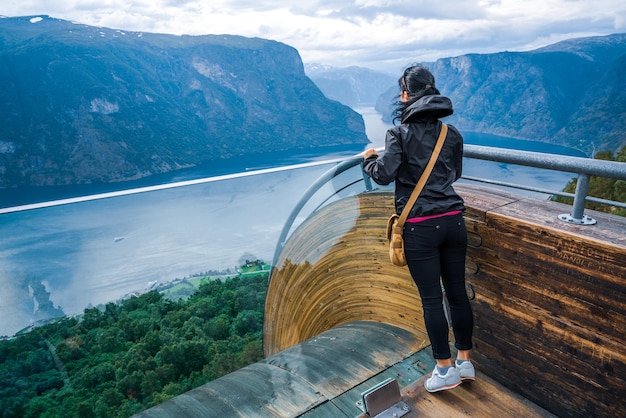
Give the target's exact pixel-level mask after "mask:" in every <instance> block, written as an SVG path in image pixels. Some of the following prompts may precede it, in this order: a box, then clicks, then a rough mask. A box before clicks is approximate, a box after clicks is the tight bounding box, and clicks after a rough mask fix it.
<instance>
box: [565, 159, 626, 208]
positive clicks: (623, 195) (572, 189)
mask: <svg viewBox="0 0 626 418" xmlns="http://www.w3.org/2000/svg"><path fill="white" fill-rule="evenodd" d="M594 158H595V159H597V160H605V161H619V162H622V163H626V147H622V148H621V149H620V150H619V151H618V152H617V153H616V154H613V152H611V151H601V152H598V153H597V154H596V155H595V157H594ZM576 184H577V181H576V179H574V180H572V181H570V182H569V184H568V185H567V186H566V187H565V189H564V190H563V191H564V192H567V193H576ZM588 195H589V196H593V197H597V198H601V199H608V200H613V201H615V202H622V203H626V181H624V180H615V179H609V178H604V177H593V176H592V177H590V178H589V191H588ZM554 200H555V201H557V202H561V203H567V204H569V205H571V204H572V203H573V199H570V198H567V197H556V198H554ZM585 207H586V208H587V209H591V210H597V211H599V212H606V213H611V214H613V215H618V216H626V209H622V208H619V207H616V206H608V205H603V204H599V203H595V202H587V203H585Z"/></svg>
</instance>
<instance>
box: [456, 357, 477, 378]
mask: <svg viewBox="0 0 626 418" xmlns="http://www.w3.org/2000/svg"><path fill="white" fill-rule="evenodd" d="M454 365H455V366H456V369H457V370H458V371H459V376H461V380H462V381H468V380H476V370H474V365H473V364H472V362H471V361H470V360H468V361H463V362H459V360H457V361H455V362H454Z"/></svg>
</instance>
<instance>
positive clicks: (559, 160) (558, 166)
mask: <svg viewBox="0 0 626 418" xmlns="http://www.w3.org/2000/svg"><path fill="white" fill-rule="evenodd" d="M377 151H379V152H382V151H384V149H383V148H379V149H377ZM464 157H466V158H473V159H478V160H486V161H494V162H500V163H508V164H517V165H522V166H527V167H535V168H542V169H548V170H556V171H562V172H570V173H573V174H577V175H578V181H577V186H576V193H575V194H572V193H566V192H563V191H560V190H546V189H541V188H536V187H527V186H523V185H520V184H515V183H506V182H501V181H497V180H492V179H486V178H480V177H471V176H463V177H462V178H463V179H465V180H469V181H475V182H482V183H488V184H493V185H498V186H503V187H509V188H513V189H520V190H528V191H534V192H539V193H545V194H551V195H555V196H562V197H568V198H573V199H574V204H573V209H572V213H571V214H568V215H560V216H559V219H561V220H563V221H566V222H571V223H578V224H589V222H588V219H591V218H589V217H587V216H586V215H584V213H583V212H584V206H585V202H586V201H588V202H595V203H600V204H606V205H613V206H616V207H620V208H626V203H623V202H616V201H612V200H606V199H600V198H596V197H592V196H588V195H587V193H588V191H589V178H590V177H591V176H598V177H606V178H612V179H616V180H626V163H621V162H615V161H605V160H595V159H590V158H581V157H571V156H565V155H558V154H547V153H540V152H531V151H519V150H511V149H504V148H495V147H486V146H480V145H465V147H464ZM361 162H362V158H361V157H360V156H352V157H341V158H334V159H330V160H322V161H315V162H309V163H302V164H294V165H288V166H281V167H274V168H267V169H261V170H251V171H246V172H242V173H235V174H226V175H221V176H214V177H206V178H200V179H195V180H187V181H180V182H174V183H167V184H159V185H155V186H148V187H141V188H136V189H128V190H120V191H115V192H108V193H101V194H95V195H89V196H81V197H75V198H69V199H61V200H53V201H47V202H41V203H33V204H28V205H21V206H13V207H8V208H0V215H1V214H4V213H14V212H21V211H26V210H31V209H41V208H47V207H53V206H60V205H66V204H71V203H79V202H87V201H91V200H99V199H108V198H112V197H118V196H126V195H132V194H139V193H145V192H151V191H157V190H166V189H173V188H177V187H185V186H191V185H196V184H203V183H211V182H217V181H221V180H229V179H236V178H241V177H250V176H257V175H261V174H267V173H275V172H279V171H288V170H296V169H300V168H307V167H314V166H321V165H326V164H332V163H338V165H337V166H335V167H333V168H331V169H330V170H328V172H326V173H325V174H324V175H323V176H321V177H320V178H319V179H317V180H316V181H315V182H314V183H313V184H312V185H311V186H310V187H309V189H308V190H307V191H306V192H305V193H304V194H303V196H302V198H301V201H300V202H299V203H298V205H296V207H295V208H294V213H292V216H290V218H289V219H288V220H287V223H293V220H294V219H295V217H296V216H297V212H298V211H299V210H301V209H302V206H304V203H306V201H307V200H308V198H310V196H312V195H313V194H315V192H316V191H317V190H319V188H320V187H321V186H322V185H324V184H325V183H327V182H328V181H330V180H331V179H333V178H334V177H336V176H337V175H338V174H341V173H342V172H345V171H347V170H348V169H350V168H352V167H355V166H357V165H359V164H361ZM358 181H365V182H366V190H371V188H372V185H371V180H370V179H369V178H368V177H367V176H365V177H364V178H363V179H359V180H358Z"/></svg>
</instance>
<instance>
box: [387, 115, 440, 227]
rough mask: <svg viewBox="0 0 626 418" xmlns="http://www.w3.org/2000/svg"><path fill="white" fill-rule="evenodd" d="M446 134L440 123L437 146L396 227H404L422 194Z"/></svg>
mask: <svg viewBox="0 0 626 418" xmlns="http://www.w3.org/2000/svg"><path fill="white" fill-rule="evenodd" d="M447 134H448V125H446V124H445V123H442V124H441V132H440V133H439V138H437V144H436V145H435V149H434V150H433V153H432V155H431V156H430V160H428V165H426V168H425V169H424V172H423V173H422V175H421V177H420V179H419V180H418V182H417V184H416V185H415V189H413V193H411V197H409V200H408V201H407V202H406V206H405V207H404V209H403V210H402V213H401V214H400V218H399V219H398V222H397V223H396V226H397V227H400V228H402V227H403V226H404V222H405V221H406V218H407V216H409V212H411V208H413V205H414V204H415V201H416V200H417V197H418V196H419V194H420V193H421V192H422V189H423V188H424V185H425V184H426V181H427V180H428V177H429V176H430V172H431V171H433V167H434V166H435V163H436V162H437V158H438V157H439V152H440V151H441V148H442V147H443V142H444V140H445V139H446V135H447Z"/></svg>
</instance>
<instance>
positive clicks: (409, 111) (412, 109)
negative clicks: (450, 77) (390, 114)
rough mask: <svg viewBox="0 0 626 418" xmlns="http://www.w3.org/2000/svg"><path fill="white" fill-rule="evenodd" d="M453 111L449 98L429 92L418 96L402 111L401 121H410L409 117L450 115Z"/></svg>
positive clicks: (420, 117)
mask: <svg viewBox="0 0 626 418" xmlns="http://www.w3.org/2000/svg"><path fill="white" fill-rule="evenodd" d="M453 112H454V110H453V109H452V101H450V99H449V98H447V97H446V96H441V95H439V94H430V95H428V96H424V97H420V98H419V99H417V101H416V102H415V103H413V104H412V105H410V106H409V107H408V108H406V110H405V111H404V112H403V113H402V123H407V122H410V121H411V119H422V118H426V117H435V118H438V119H439V118H443V117H446V116H450V115H451V114H452V113H453Z"/></svg>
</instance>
